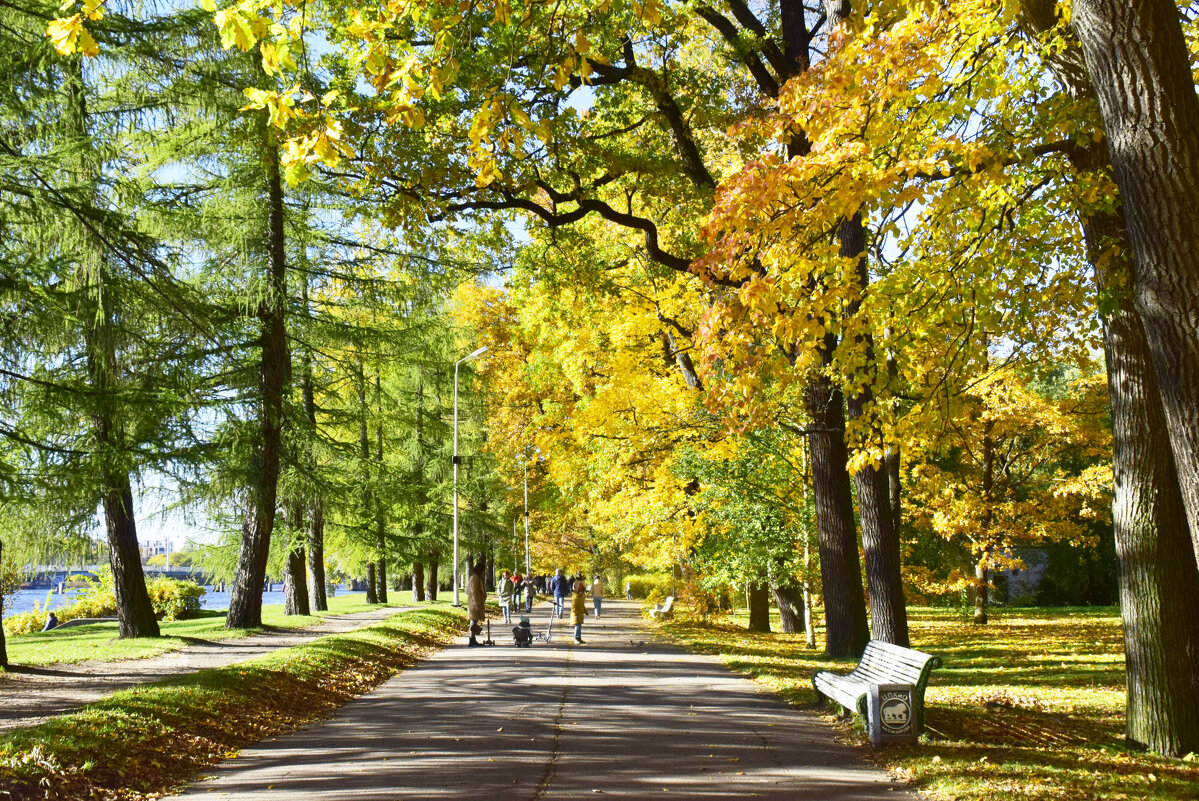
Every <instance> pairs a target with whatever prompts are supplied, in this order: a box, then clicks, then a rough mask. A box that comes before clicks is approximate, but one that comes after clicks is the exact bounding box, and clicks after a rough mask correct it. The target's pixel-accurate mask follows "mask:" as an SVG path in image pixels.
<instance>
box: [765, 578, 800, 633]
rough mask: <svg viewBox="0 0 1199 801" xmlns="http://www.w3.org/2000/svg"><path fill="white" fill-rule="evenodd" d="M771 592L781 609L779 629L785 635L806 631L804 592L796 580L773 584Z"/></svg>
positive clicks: (776, 604) (775, 602)
mask: <svg viewBox="0 0 1199 801" xmlns="http://www.w3.org/2000/svg"><path fill="white" fill-rule="evenodd" d="M770 592H771V594H772V595H774V604H775V606H777V607H778V608H779V628H780V629H782V631H783V633H784V634H798V633H799V632H801V631H803V630H804V618H803V591H802V590H801V588H800V586H799V582H797V581H796V580H795V579H794V578H792V579H789V580H788V581H784V582H778V583H771V585H770Z"/></svg>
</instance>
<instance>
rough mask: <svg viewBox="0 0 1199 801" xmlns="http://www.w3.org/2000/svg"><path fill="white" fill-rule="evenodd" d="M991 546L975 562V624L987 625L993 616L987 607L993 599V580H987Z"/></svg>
mask: <svg viewBox="0 0 1199 801" xmlns="http://www.w3.org/2000/svg"><path fill="white" fill-rule="evenodd" d="M990 554H991V549H990V548H984V549H983V551H982V553H980V554H979V555H978V558H977V559H976V560H975V562H974V625H976V626H985V625H987V623H988V622H989V621H990V619H991V616H990V614H989V613H988V611H987V607H988V605H989V603H990V599H991V582H990V581H988V580H987V565H988V564H989V563H990V558H989V557H990Z"/></svg>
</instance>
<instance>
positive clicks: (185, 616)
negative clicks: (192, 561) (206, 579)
mask: <svg viewBox="0 0 1199 801" xmlns="http://www.w3.org/2000/svg"><path fill="white" fill-rule="evenodd" d="M146 589H147V590H148V591H149V593H150V604H151V605H152V606H153V607H154V613H155V614H156V615H157V616H158V619H159V620H168V621H170V620H189V619H191V618H193V617H195V616H196V615H198V614H199V613H200V604H201V603H202V602H203V601H202V599H203V598H204V595H205V594H206V593H207V592H208V590H206V589H204V588H203V587H201V586H200V585H199V584H196V583H195V582H194V581H181V580H179V579H172V578H166V577H165V576H164V577H160V578H156V579H154V580H153V581H151V582H150V583H149V586H147V587H146Z"/></svg>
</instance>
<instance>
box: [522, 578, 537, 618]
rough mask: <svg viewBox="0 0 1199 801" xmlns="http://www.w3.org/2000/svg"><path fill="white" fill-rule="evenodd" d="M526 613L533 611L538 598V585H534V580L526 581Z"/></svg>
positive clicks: (527, 579) (528, 579)
mask: <svg viewBox="0 0 1199 801" xmlns="http://www.w3.org/2000/svg"><path fill="white" fill-rule="evenodd" d="M524 591H525V613H526V614H528V613H529V612H532V611H533V601H534V599H536V597H537V585H536V584H535V583H533V579H532V578H526V579H525V586H524Z"/></svg>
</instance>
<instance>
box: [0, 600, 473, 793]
mask: <svg viewBox="0 0 1199 801" xmlns="http://www.w3.org/2000/svg"><path fill="white" fill-rule="evenodd" d="M463 621H464V618H463V616H462V613H461V612H460V611H459V610H454V609H450V608H447V607H444V606H443V607H440V608H436V609H421V610H416V611H412V612H404V613H401V614H398V615H396V616H395V617H392V618H390V619H388V620H387V621H384V622H382V623H377V624H374V625H372V626H369V627H367V628H364V629H359V630H357V631H354V632H350V633H348V634H337V635H332V636H329V637H323V638H321V639H319V640H314V641H312V642H310V643H305V644H304V645H299V646H296V647H294V648H286V649H282V650H279V651H275V652H273V653H270V654H267V655H266V656H262V657H259V658H257V659H254V660H251V661H249V662H244V663H242V664H239V665H233V666H230V667H226V668H220V669H217V670H204V671H200V672H197V673H193V674H190V675H187V676H183V677H179V678H176V679H170V680H167V681H163V682H158V683H156V684H151V685H146V686H144V687H139V688H137V689H133V690H126V691H123V692H119V693H116V694H115V695H113V696H111V697H109V698H106V699H104V700H102V701H99V702H97V703H95V704H91V705H89V706H87V707H84V708H83V709H81V710H80V711H78V712H76V713H74V714H70V715H64V716H62V717H60V718H55V719H54V720H52V721H49V722H47V723H43V724H41V725H38V726H32V727H29V728H26V729H17V730H15V731H12V732H9V733H7V734H4V735H0V795H3V792H2V791H3V790H7V791H8V792H9V793H11V795H12V798H13V799H14V801H26V799H34V798H64V799H65V798H85V797H86V798H103V799H130V800H132V799H146V798H151V797H157V796H156V795H155V794H158V793H162V792H165V791H169V790H170V789H172V788H176V787H179V786H180V785H182V784H184V783H185V782H187V781H189V780H190V779H193V778H194V777H195V776H196V775H197V773H199V772H200V770H201V769H203V768H204V767H205V766H207V765H211V764H213V763H215V762H217V761H219V760H221V759H225V758H228V757H230V756H233V755H235V754H236V753H237V751H238V750H240V749H241V748H243V747H244V746H246V745H248V744H250V743H253V742H255V741H257V740H260V739H263V738H265V737H269V736H272V735H275V734H279V733H281V732H284V731H288V730H291V729H294V728H296V727H298V726H301V725H303V724H305V723H309V722H311V721H314V720H321V719H324V718H327V717H329V716H330V715H332V714H333V712H334V711H335V710H336V709H337V708H338V707H340V706H341V705H342V704H344V703H345V702H346V701H348V700H349V699H350V698H352V697H354V696H356V695H360V694H362V693H364V692H366V691H367V690H370V689H371V688H373V687H375V686H376V685H378V684H380V683H381V682H383V681H384V680H386V679H388V678H390V677H391V676H393V675H395V674H396V673H398V672H400V671H401V670H403V669H404V668H406V667H409V666H411V665H413V664H415V663H416V662H417V661H418V660H419V659H420V658H421V657H423V656H425V655H426V654H428V653H429V652H430V651H431V650H433V649H435V648H438V647H440V646H442V645H444V644H446V643H448V642H449V641H451V640H452V639H453V637H454V636H455V635H456V634H457V633H458V632H459V631H461V629H462V627H463Z"/></svg>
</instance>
